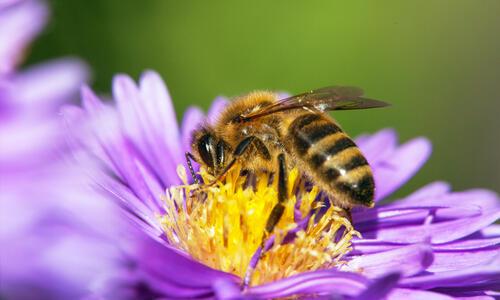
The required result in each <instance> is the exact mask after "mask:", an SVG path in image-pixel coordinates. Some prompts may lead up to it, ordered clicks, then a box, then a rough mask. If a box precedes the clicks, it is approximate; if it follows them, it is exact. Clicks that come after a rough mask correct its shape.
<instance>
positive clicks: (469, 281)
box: [400, 263, 500, 289]
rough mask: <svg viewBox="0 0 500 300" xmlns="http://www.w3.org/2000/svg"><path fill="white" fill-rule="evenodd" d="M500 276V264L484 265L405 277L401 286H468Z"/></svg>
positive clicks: (493, 279)
mask: <svg viewBox="0 0 500 300" xmlns="http://www.w3.org/2000/svg"><path fill="white" fill-rule="evenodd" d="M498 278H500V264H498V263H497V264H494V263H493V264H492V265H484V266H478V267H474V268H468V269H465V270H456V271H449V272H439V273H434V274H429V275H422V276H416V277H411V278H403V279H402V280H401V281H400V286H401V287H406V288H416V289H432V288H437V287H461V288H467V287H471V286H474V285H479V284H483V285H484V284H487V283H496V284H497V285H498V283H499V280H498Z"/></svg>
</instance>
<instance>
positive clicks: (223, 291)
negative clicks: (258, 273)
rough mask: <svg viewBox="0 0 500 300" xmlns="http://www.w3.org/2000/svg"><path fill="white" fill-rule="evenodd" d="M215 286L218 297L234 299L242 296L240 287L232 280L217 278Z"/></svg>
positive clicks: (221, 299)
mask: <svg viewBox="0 0 500 300" xmlns="http://www.w3.org/2000/svg"><path fill="white" fill-rule="evenodd" d="M213 288H214V290H215V296H216V298H217V299H220V300H231V299H233V300H234V299H237V298H238V297H241V290H240V287H239V286H238V285H237V284H236V283H235V282H234V281H232V280H226V279H219V280H216V281H215V282H214V286H213Z"/></svg>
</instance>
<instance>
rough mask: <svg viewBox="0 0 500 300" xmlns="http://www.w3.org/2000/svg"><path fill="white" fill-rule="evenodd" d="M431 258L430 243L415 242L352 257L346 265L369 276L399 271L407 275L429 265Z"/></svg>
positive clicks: (420, 270)
mask: <svg viewBox="0 0 500 300" xmlns="http://www.w3.org/2000/svg"><path fill="white" fill-rule="evenodd" d="M432 260H433V255H432V249H431V247H430V245H425V244H415V245H410V246H405V247H401V248H396V249H394V250H389V251H386V252H380V253H376V254H367V255H362V256H359V257H355V258H353V259H352V260H351V261H350V262H349V263H348V265H347V266H346V267H347V268H348V269H349V270H352V271H361V272H362V274H363V275H365V276H367V277H369V278H376V277H379V276H383V275H384V274H387V273H393V272H397V273H401V274H402V275H403V276H405V277H408V276H412V275H415V274H418V273H420V272H422V271H423V270H425V269H426V268H427V267H428V266H430V265H431V263H432Z"/></svg>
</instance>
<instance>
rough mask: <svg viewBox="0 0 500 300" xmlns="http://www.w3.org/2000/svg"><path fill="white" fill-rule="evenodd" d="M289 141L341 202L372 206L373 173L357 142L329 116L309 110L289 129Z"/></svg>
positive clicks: (316, 181) (309, 169) (316, 179)
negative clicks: (309, 111)
mask: <svg viewBox="0 0 500 300" xmlns="http://www.w3.org/2000/svg"><path fill="white" fill-rule="evenodd" d="M287 139H288V144H289V146H290V147H291V148H292V151H293V152H294V154H295V157H296V158H297V159H298V160H301V163H302V164H303V165H304V166H305V169H306V173H309V174H308V175H309V176H310V177H311V178H312V179H313V181H314V182H313V183H314V184H316V185H318V186H319V187H322V188H323V189H325V190H326V191H327V192H329V193H330V194H331V195H333V197H334V198H335V200H337V202H338V204H340V205H343V206H347V207H352V206H354V205H357V204H361V205H366V206H372V205H373V196H374V189H375V185H374V181H373V175H372V172H371V169H370V166H369V165H368V162H367V161H366V159H365V158H364V156H363V155H362V153H361V151H360V150H359V148H358V147H357V146H356V144H355V143H354V142H353V141H352V140H351V139H350V138H349V137H348V136H347V135H346V134H345V133H344V132H343V131H342V130H341V129H340V128H339V127H338V126H337V125H336V124H335V123H334V122H333V121H332V120H331V119H329V118H328V117H327V116H324V115H321V114H314V113H306V114H303V115H300V116H299V117H297V118H296V119H295V120H294V121H293V122H292V123H291V124H290V127H289V130H288V136H287Z"/></svg>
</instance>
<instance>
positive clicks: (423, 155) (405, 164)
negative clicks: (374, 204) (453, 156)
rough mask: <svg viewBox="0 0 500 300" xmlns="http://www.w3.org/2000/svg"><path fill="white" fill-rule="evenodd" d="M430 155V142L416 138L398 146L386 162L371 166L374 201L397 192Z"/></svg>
mask: <svg viewBox="0 0 500 300" xmlns="http://www.w3.org/2000/svg"><path fill="white" fill-rule="evenodd" d="M430 154H431V144H430V142H429V141H428V140H427V139H425V138H416V139H413V140H411V141H409V142H407V143H405V144H404V145H402V146H400V147H399V148H398V149H397V150H395V151H394V153H392V154H391V155H390V158H388V159H387V160H384V161H382V162H380V163H377V164H375V165H372V168H373V174H374V178H375V184H376V187H377V189H376V192H375V199H376V200H381V199H383V198H385V197H387V196H388V195H390V194H391V193H392V192H394V191H395V190H397V189H398V188H399V187H400V186H401V185H403V184H404V183H405V182H406V181H408V179H410V178H411V177H412V176H413V174H415V173H416V172H417V170H418V169H420V167H422V165H423V164H424V163H425V162H426V161H427V159H428V158H429V155H430Z"/></svg>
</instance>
